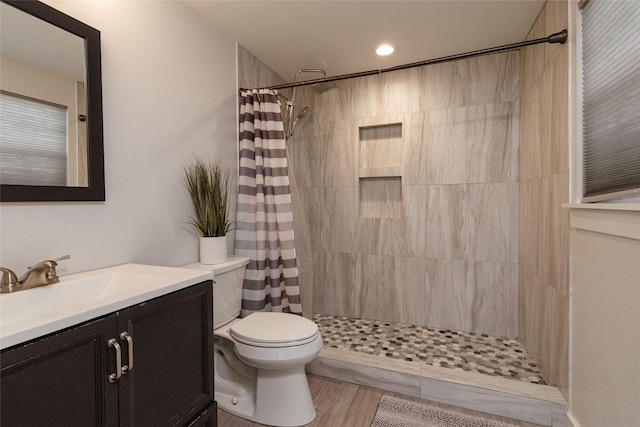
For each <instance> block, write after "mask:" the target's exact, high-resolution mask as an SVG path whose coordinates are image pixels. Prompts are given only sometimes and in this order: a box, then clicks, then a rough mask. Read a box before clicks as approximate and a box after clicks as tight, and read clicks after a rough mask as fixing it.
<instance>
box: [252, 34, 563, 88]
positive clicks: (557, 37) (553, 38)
mask: <svg viewBox="0 0 640 427" xmlns="http://www.w3.org/2000/svg"><path fill="white" fill-rule="evenodd" d="M566 41H567V30H566V29H565V30H562V31H560V32H558V33H554V34H551V35H550V36H548V37H543V38H540V39H535V40H527V41H523V42H519V43H512V44H507V45H503V46H497V47H490V48H487V49H481V50H474V51H471V52H466V53H458V54H456V55H449V56H443V57H440V58H435V59H427V60H426V61H419V62H412V63H410V64H404V65H396V66H393V67H388V68H381V69H379V70H369V71H361V72H358V73H351V74H342V75H339V76H334V77H324V78H321V79H315V80H305V81H302V82H295V83H284V84H280V85H275V86H268V87H265V88H261V89H273V90H275V89H287V88H292V87H298V86H306V85H312V84H317V83H324V82H334V81H338V80H345V79H352V78H356V77H365V76H372V75H375V74H382V73H388V72H390V71H398V70H404V69H407V68H413V67H419V66H422V65H431V64H437V63H440V62H447V61H454V60H456V59H463V58H469V57H472V56H479V55H487V54H489V53H496V52H504V51H507V50H514V49H518V48H521V47H525V46H531V45H535V44H540V43H560V44H564V43H565V42H566ZM241 90H244V89H241Z"/></svg>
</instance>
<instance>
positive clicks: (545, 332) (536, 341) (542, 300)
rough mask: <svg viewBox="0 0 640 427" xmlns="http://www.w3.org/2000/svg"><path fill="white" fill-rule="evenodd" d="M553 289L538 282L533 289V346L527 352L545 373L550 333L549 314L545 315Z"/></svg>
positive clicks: (547, 367) (547, 364)
mask: <svg viewBox="0 0 640 427" xmlns="http://www.w3.org/2000/svg"><path fill="white" fill-rule="evenodd" d="M552 292H553V289H552V288H550V287H549V286H546V285H544V283H538V286H537V287H536V290H535V304H534V307H535V317H534V325H533V346H532V348H530V349H529V352H530V353H531V355H532V356H533V360H535V361H536V363H537V364H538V367H539V368H540V370H541V371H542V372H543V374H546V373H547V372H549V371H550V369H549V368H550V366H549V363H550V362H551V361H550V360H549V350H550V348H549V342H550V341H549V340H550V333H551V316H549V315H547V313H546V310H547V307H551V300H552ZM554 363H555V361H554Z"/></svg>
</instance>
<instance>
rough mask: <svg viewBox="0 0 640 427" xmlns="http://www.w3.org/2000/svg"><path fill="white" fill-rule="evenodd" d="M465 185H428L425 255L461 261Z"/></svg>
mask: <svg viewBox="0 0 640 427" xmlns="http://www.w3.org/2000/svg"><path fill="white" fill-rule="evenodd" d="M464 198H465V186H464V185H429V186H427V206H426V212H427V215H426V256H427V257H428V258H443V259H464V257H465V255H464V252H465V250H464V245H465V218H464V212H465V207H464Z"/></svg>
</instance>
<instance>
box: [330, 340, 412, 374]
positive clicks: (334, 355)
mask: <svg viewBox="0 0 640 427" xmlns="http://www.w3.org/2000/svg"><path fill="white" fill-rule="evenodd" d="M320 357H321V358H323V359H331V360H340V361H343V362H348V363H352V364H358V365H362V366H363V367H368V368H382V369H386V370H388V371H392V372H396V373H401V374H409V375H412V376H416V377H419V376H420V372H421V370H422V368H421V366H420V364H419V363H415V362H407V361H405V360H401V359H390V358H386V357H379V356H376V355H372V354H366V353H354V352H350V351H345V350H344V349H338V348H333V347H328V346H324V347H323V348H322V350H321V352H320ZM401 383H406V382H401Z"/></svg>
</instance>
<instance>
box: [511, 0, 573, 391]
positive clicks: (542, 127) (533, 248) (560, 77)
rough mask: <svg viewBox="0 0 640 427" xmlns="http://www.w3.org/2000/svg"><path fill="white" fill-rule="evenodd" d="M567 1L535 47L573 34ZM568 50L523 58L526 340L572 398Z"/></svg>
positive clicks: (529, 51) (555, 47)
mask: <svg viewBox="0 0 640 427" xmlns="http://www.w3.org/2000/svg"><path fill="white" fill-rule="evenodd" d="M567 21H568V12H567V2H566V1H550V2H547V3H546V5H545V7H544V9H543V10H542V12H541V13H540V15H539V17H538V19H537V21H536V22H535V24H534V26H533V28H532V29H531V32H530V33H529V35H528V37H527V38H528V39H535V38H540V37H546V36H548V35H549V34H552V33H555V32H558V31H560V30H562V29H565V28H567V25H568V23H567ZM568 58H569V52H568V43H567V44H564V45H560V44H543V45H537V46H532V47H530V48H526V49H524V50H523V51H522V53H521V59H522V66H521V74H520V105H521V107H520V108H521V115H520V131H521V133H520V135H521V137H520V179H519V181H520V183H519V184H520V257H519V260H520V277H519V296H520V304H519V306H520V314H519V317H520V322H519V323H520V334H519V335H520V340H521V341H522V343H523V344H524V346H525V348H526V349H527V351H528V352H529V354H530V355H531V356H532V357H533V359H534V360H535V362H536V364H537V365H538V366H540V368H541V369H542V371H543V372H544V374H545V378H546V379H547V382H548V383H549V384H551V385H553V386H556V387H558V388H559V389H560V391H561V392H562V394H563V395H564V396H565V398H568V375H569V373H568V369H569V368H568V351H569V350H568V349H569V212H568V209H563V208H562V207H561V205H562V203H566V202H568V201H569V160H568V159H569V143H568V134H567V130H568Z"/></svg>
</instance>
